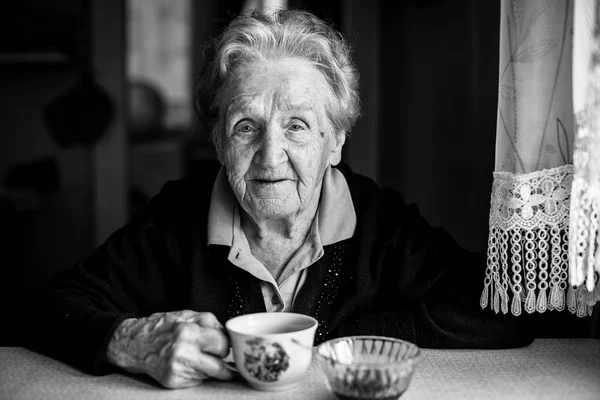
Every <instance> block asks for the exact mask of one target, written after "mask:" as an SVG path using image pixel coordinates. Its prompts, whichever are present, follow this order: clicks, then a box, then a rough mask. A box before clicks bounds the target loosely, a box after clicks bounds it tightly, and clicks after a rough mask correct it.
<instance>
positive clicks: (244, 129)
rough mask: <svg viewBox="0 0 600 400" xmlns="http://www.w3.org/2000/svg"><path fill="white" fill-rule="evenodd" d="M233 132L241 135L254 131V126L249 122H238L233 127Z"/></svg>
mask: <svg viewBox="0 0 600 400" xmlns="http://www.w3.org/2000/svg"><path fill="white" fill-rule="evenodd" d="M235 132H236V133H240V134H243V135H247V134H250V133H254V127H253V126H252V125H251V124H240V125H238V126H236V127H235Z"/></svg>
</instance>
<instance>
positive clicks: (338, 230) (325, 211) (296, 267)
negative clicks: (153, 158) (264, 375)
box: [208, 167, 356, 312]
mask: <svg viewBox="0 0 600 400" xmlns="http://www.w3.org/2000/svg"><path fill="white" fill-rule="evenodd" d="M355 228H356V212H355V211H354V205H353V203H352V197H351V196H350V189H349V188H348V183H347V182H346V179H345V178H344V176H343V175H342V173H341V172H339V171H338V170H337V169H336V168H331V167H329V168H327V170H326V171H325V175H324V177H323V185H322V188H321V198H320V200H319V208H318V210H317V213H316V215H315V218H314V220H313V222H312V225H311V228H310V231H309V233H308V235H307V237H306V239H305V241H304V243H303V244H302V246H301V247H300V248H299V249H298V251H296V253H294V255H293V256H292V258H291V259H290V261H289V262H288V264H287V265H286V266H285V267H284V269H283V271H282V273H281V276H280V277H279V280H278V281H276V280H275V279H274V278H273V276H272V275H271V273H270V272H269V271H268V270H267V268H266V267H265V266H264V265H263V264H262V263H261V262H260V261H259V260H257V259H256V258H255V257H254V256H253V255H252V252H251V251H250V245H249V243H248V239H247V238H246V235H245V234H244V231H243V230H242V225H241V220H240V206H239V204H238V202H237V200H236V198H235V195H234V194H233V192H232V190H231V187H230V186H229V182H228V181H227V176H226V174H225V170H224V168H221V170H220V171H219V174H218V175H217V179H216V180H215V184H214V186H213V191H212V197H211V200H210V208H209V213H208V245H224V246H230V250H229V255H228V259H229V261H230V262H231V263H232V264H233V265H235V266H237V267H238V268H241V269H243V270H244V271H246V272H248V273H250V274H252V275H254V276H255V277H256V278H258V279H259V280H260V281H261V284H260V287H261V291H262V295H263V300H264V302H265V308H266V310H267V311H269V312H277V311H291V309H292V306H293V304H294V298H295V297H296V295H297V294H298V292H299V290H300V288H301V287H302V285H303V284H304V282H305V280H306V270H307V268H308V267H310V266H311V265H313V264H314V263H315V262H316V261H317V260H319V259H320V258H321V257H322V256H323V246H326V245H329V244H333V243H336V242H340V241H342V240H345V239H348V238H350V237H352V235H353V234H354V230H355Z"/></svg>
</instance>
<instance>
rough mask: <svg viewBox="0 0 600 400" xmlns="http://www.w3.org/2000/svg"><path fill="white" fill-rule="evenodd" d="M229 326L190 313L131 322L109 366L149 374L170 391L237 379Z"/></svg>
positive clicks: (116, 341)
mask: <svg viewBox="0 0 600 400" xmlns="http://www.w3.org/2000/svg"><path fill="white" fill-rule="evenodd" d="M228 353H229V340H228V338H227V335H226V334H225V330H224V328H223V325H221V323H219V321H218V320H217V318H216V317H215V316H214V315H213V314H212V313H198V312H195V311H190V310H184V311H175V312H167V313H157V314H152V315H151V316H149V317H147V318H139V319H135V318H130V319H126V320H125V321H123V322H122V323H121V325H119V327H118V328H117V330H116V331H115V333H114V335H113V337H112V338H111V341H110V343H109V345H108V354H107V356H108V360H109V361H110V362H111V363H112V364H114V365H116V366H119V367H121V368H123V369H124V370H126V371H129V372H133V373H143V374H146V375H149V376H150V377H152V378H154V379H155V380H157V381H158V382H159V383H160V384H161V385H163V386H165V387H167V388H172V389H175V388H184V387H189V386H196V385H198V384H200V383H202V381H203V380H205V379H207V378H210V377H212V378H218V379H231V378H232V373H231V371H229V370H228V369H227V368H226V367H225V365H224V362H223V360H222V358H224V357H226V356H227V354H228Z"/></svg>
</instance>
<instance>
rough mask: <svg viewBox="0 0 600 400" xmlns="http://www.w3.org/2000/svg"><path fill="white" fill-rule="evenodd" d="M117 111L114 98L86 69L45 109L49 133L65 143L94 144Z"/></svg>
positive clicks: (66, 145) (63, 144) (63, 145)
mask: <svg viewBox="0 0 600 400" xmlns="http://www.w3.org/2000/svg"><path fill="white" fill-rule="evenodd" d="M114 114H115V105H114V104H113V101H112V100H111V98H110V97H109V96H108V94H107V93H106V91H105V90H104V89H103V88H102V87H101V86H99V85H98V83H97V82H96V80H95V79H94V76H93V75H92V74H91V73H90V72H87V71H86V72H84V73H83V74H82V75H81V78H80V80H79V81H78V82H77V83H76V84H75V85H74V86H72V87H71V88H69V89H68V90H67V91H66V92H64V93H62V94H61V95H59V96H58V97H57V98H55V99H54V100H52V101H51V102H50V103H49V104H48V105H47V106H46V108H45V110H44V117H45V121H46V124H47V126H48V129H49V132H50V135H51V136H52V138H53V139H54V140H55V141H56V142H57V143H58V144H59V145H60V146H62V147H70V146H72V145H79V144H81V145H91V144H94V143H95V142H96V141H97V140H98V139H99V138H100V137H101V136H102V135H103V134H104V132H106V130H107V129H108V126H109V125H110V123H111V121H112V119H113V118H114Z"/></svg>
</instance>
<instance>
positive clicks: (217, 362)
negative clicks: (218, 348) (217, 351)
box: [197, 353, 233, 380]
mask: <svg viewBox="0 0 600 400" xmlns="http://www.w3.org/2000/svg"><path fill="white" fill-rule="evenodd" d="M197 365H198V366H199V369H198V371H199V372H201V373H204V374H206V375H207V376H210V377H212V378H216V379H221V380H230V379H233V372H232V371H230V370H229V369H228V368H227V367H226V366H225V362H224V361H223V360H221V359H220V358H217V357H215V356H213V355H211V354H207V353H201V354H200V358H199V362H198V364H197Z"/></svg>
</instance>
